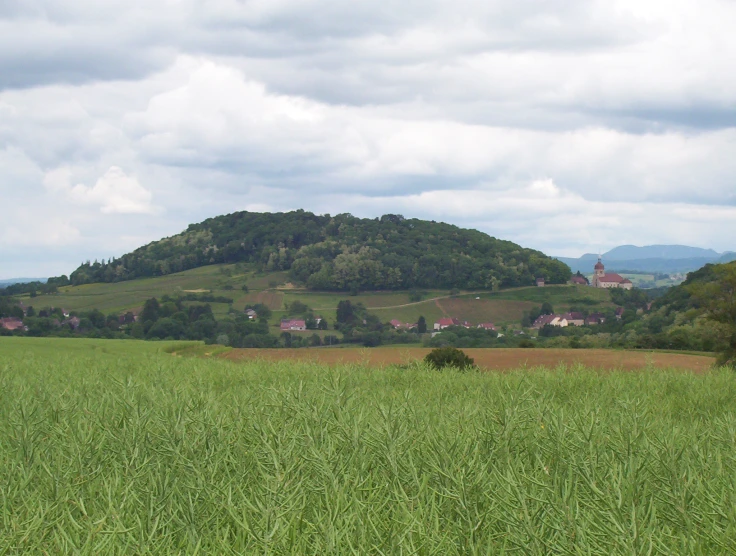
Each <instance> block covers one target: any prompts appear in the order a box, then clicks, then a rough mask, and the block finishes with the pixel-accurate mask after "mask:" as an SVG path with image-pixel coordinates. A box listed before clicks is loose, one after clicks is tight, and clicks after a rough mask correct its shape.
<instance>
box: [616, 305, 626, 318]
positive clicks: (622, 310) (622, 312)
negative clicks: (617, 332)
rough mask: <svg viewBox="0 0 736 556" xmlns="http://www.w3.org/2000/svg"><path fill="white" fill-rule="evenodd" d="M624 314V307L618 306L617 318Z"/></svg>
mask: <svg viewBox="0 0 736 556" xmlns="http://www.w3.org/2000/svg"><path fill="white" fill-rule="evenodd" d="M623 316H624V308H623V307H617V308H616V318H617V319H619V320H621V317H623Z"/></svg>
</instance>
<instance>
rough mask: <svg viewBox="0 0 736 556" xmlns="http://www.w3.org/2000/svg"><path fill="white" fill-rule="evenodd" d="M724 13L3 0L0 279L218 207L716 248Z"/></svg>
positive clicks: (728, 46) (688, 7)
mask: <svg viewBox="0 0 736 556" xmlns="http://www.w3.org/2000/svg"><path fill="white" fill-rule="evenodd" d="M734 23H736V0H668V1H663V0H647V1H645V2H642V0H607V1H598V0H585V1H583V0H513V1H511V0H482V1H467V0H452V1H450V0H422V1H421V2H419V1H418V0H403V1H402V2H391V3H389V2H375V0H372V1H368V0H350V1H347V0H340V1H338V0H106V1H105V2H99V1H98V0H2V1H0V210H2V212H3V222H2V226H0V279H2V278H12V277H21V276H23V277H25V276H31V277H36V276H52V275H60V274H69V273H70V272H71V271H72V270H74V269H75V268H76V267H77V266H78V265H79V264H80V263H81V262H83V261H86V260H94V259H102V258H109V257H113V256H119V255H122V254H124V253H126V252H129V251H131V250H133V249H135V248H136V247H139V246H141V245H143V244H146V243H148V242H150V241H154V240H156V239H160V238H162V237H166V236H170V235H174V234H176V233H178V232H180V231H182V230H183V229H185V228H186V227H187V225H188V224H190V223H192V222H199V221H201V220H204V219H205V218H208V217H212V216H216V215H219V214H227V213H231V212H234V211H238V210H249V211H286V210H293V209H298V208H302V209H305V210H309V211H313V212H316V213H318V214H325V213H329V214H338V213H344V212H350V213H352V214H354V215H356V216H361V217H376V216H380V215H382V214H386V213H394V214H403V215H404V216H406V217H414V218H423V219H430V220H438V221H444V222H450V223H452V224H456V225H459V226H462V227H467V228H476V229H479V230H481V231H484V232H487V233H489V234H491V235H493V236H495V237H499V238H503V239H508V240H511V241H514V242H517V243H519V244H521V245H523V246H525V247H532V248H535V249H539V250H541V251H544V252H545V253H548V254H551V255H565V256H579V255H582V254H583V253H586V252H605V251H606V250H608V249H610V248H612V247H614V246H616V245H621V244H635V245H649V244H686V245H693V246H699V247H707V248H713V249H716V250H717V251H727V250H736V240H735V239H734V238H736V156H735V155H736V72H734V71H733V62H732V61H733V60H735V59H736V33H734V32H733V27H734Z"/></svg>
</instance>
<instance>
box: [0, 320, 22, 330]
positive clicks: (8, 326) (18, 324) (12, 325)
mask: <svg viewBox="0 0 736 556" xmlns="http://www.w3.org/2000/svg"><path fill="white" fill-rule="evenodd" d="M0 328H4V329H5V330H10V331H11V332H13V331H15V330H25V326H23V321H22V320H20V319H17V318H15V317H8V318H3V319H0Z"/></svg>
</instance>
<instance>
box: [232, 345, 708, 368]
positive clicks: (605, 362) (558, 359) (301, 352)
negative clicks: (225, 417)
mask: <svg viewBox="0 0 736 556" xmlns="http://www.w3.org/2000/svg"><path fill="white" fill-rule="evenodd" d="M430 351H431V350H430V349H428V348H419V347H406V346H395V347H380V348H342V347H340V348H316V349H233V350H229V351H226V352H224V353H222V355H221V357H223V358H225V359H228V360H230V361H256V360H259V359H263V360H265V361H282V360H287V361H306V362H311V363H315V364H323V365H342V364H356V363H357V364H361V365H366V366H372V367H381V366H386V365H406V364H411V363H415V362H417V361H421V360H422V359H424V357H425V356H426V355H427V354H428V353H429V352H430ZM463 351H464V352H465V353H467V354H468V355H469V356H470V357H472V358H473V359H474V360H475V364H476V365H478V367H480V368H482V369H485V370H492V371H512V370H516V369H521V368H535V367H545V368H547V369H557V368H567V369H577V368H580V367H585V368H589V369H604V370H609V371H610V370H626V371H632V370H641V369H647V368H650V369H652V368H659V369H668V368H669V369H682V370H687V371H692V372H705V371H707V370H708V369H710V368H711V367H712V366H713V363H714V358H713V357H708V356H704V355H690V354H681V353H664V352H645V351H623V350H620V351H619V350H611V349H504V348H486V349H463Z"/></svg>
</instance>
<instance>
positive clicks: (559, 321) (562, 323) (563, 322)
mask: <svg viewBox="0 0 736 556" xmlns="http://www.w3.org/2000/svg"><path fill="white" fill-rule="evenodd" d="M553 316H554V317H555V318H553V319H552V321H551V322H550V323H549V325H550V326H559V327H560V328H565V327H566V326H569V324H570V323H569V322H567V319H566V318H565V317H564V316H560V315H553Z"/></svg>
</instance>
